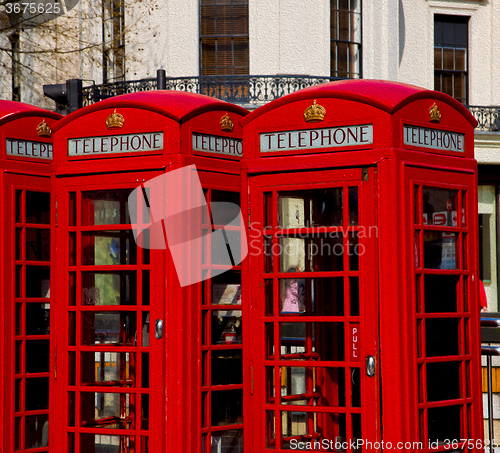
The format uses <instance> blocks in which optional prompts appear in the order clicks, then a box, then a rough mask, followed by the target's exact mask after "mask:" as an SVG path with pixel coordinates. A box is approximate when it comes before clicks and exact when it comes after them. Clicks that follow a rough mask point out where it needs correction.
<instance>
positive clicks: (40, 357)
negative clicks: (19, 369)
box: [26, 340, 50, 373]
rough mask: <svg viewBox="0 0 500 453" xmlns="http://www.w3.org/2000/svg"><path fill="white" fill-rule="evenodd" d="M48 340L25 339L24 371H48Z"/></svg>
mask: <svg viewBox="0 0 500 453" xmlns="http://www.w3.org/2000/svg"><path fill="white" fill-rule="evenodd" d="M49 346H50V341H49V340H30V341H26V373H46V372H48V371H49Z"/></svg>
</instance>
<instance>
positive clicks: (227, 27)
mask: <svg viewBox="0 0 500 453" xmlns="http://www.w3.org/2000/svg"><path fill="white" fill-rule="evenodd" d="M200 27H201V30H200V74H201V75H247V74H248V72H249V57H248V0H200Z"/></svg>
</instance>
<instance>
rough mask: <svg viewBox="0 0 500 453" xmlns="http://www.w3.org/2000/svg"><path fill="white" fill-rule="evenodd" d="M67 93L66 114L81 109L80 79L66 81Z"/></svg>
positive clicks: (81, 85) (81, 86) (81, 91)
mask: <svg viewBox="0 0 500 453" xmlns="http://www.w3.org/2000/svg"><path fill="white" fill-rule="evenodd" d="M66 85H67V93H68V108H67V111H68V113H71V112H74V111H75V110H78V109H81V108H82V107H83V90H82V88H83V84H82V80H80V79H70V80H66Z"/></svg>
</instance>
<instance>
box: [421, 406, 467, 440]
mask: <svg viewBox="0 0 500 453" xmlns="http://www.w3.org/2000/svg"><path fill="white" fill-rule="evenodd" d="M460 409H461V406H449V407H436V408H430V409H428V429H429V441H431V442H435V441H440V440H441V441H442V440H443V439H460V437H461V436H460V433H461V430H460V426H461V422H460V420H461V417H460V412H461V411H460ZM462 437H463V436H462Z"/></svg>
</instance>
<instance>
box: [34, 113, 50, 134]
mask: <svg viewBox="0 0 500 453" xmlns="http://www.w3.org/2000/svg"><path fill="white" fill-rule="evenodd" d="M36 133H37V134H38V135H39V136H40V137H50V136H51V135H52V129H51V128H50V126H49V125H48V124H47V123H46V122H45V118H44V119H43V120H42V122H41V123H40V124H39V125H38V126H37V127H36Z"/></svg>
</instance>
